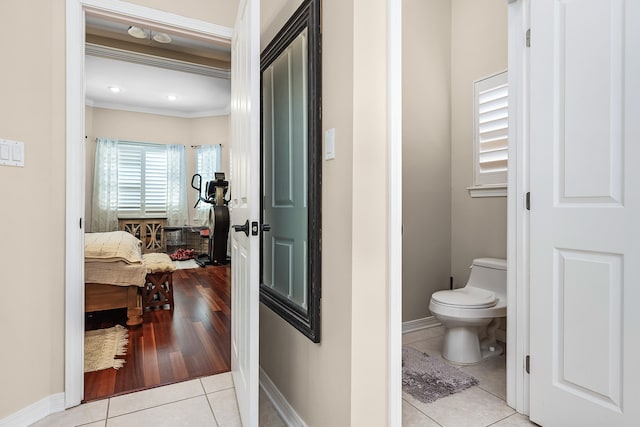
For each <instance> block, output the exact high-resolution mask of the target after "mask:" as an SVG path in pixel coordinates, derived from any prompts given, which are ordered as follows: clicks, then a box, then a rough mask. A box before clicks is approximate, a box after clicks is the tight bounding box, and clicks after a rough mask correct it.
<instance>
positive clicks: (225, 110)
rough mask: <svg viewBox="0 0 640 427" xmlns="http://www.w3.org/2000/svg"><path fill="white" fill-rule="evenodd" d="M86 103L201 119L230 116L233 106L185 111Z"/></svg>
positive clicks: (109, 107)
mask: <svg viewBox="0 0 640 427" xmlns="http://www.w3.org/2000/svg"><path fill="white" fill-rule="evenodd" d="M85 104H86V105H87V106H89V107H94V108H103V109H105V110H117V111H130V112H132V113H145V114H155V115H158V116H170V117H179V118H182V119H200V118H203V117H216V116H228V115H229V114H231V108H230V107H229V106H227V107H225V108H222V109H219V110H209V111H198V112H197V113H185V112H183V111H177V110H168V109H163V108H152V107H133V106H131V105H126V104H116V103H111V102H91V101H89V100H87V101H86V103H85Z"/></svg>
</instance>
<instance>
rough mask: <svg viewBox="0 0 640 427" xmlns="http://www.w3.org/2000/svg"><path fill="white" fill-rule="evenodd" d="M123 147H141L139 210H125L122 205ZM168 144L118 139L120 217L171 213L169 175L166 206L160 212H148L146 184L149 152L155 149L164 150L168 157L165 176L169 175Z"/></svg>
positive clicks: (149, 216) (118, 208)
mask: <svg viewBox="0 0 640 427" xmlns="http://www.w3.org/2000/svg"><path fill="white" fill-rule="evenodd" d="M121 148H127V149H139V150H140V153H141V160H140V208H139V210H138V211H133V210H124V209H123V207H122V205H121V201H120V198H121V191H120V185H121V184H120V173H121V171H122V169H123V168H122V167H121V166H122V165H121V163H120V161H121V158H120V150H121ZM168 150H169V148H168V145H166V144H155V143H148V142H133V141H118V154H117V159H116V162H117V165H116V167H117V169H118V183H117V185H118V201H117V207H116V210H117V213H118V218H165V217H167V216H168V215H169V212H168V202H169V198H168V196H167V193H168V191H169V182H168V177H167V178H166V182H165V190H166V191H165V198H164V202H165V206H164V211H162V212H160V211H153V212H148V211H147V201H148V200H147V199H148V198H147V197H146V196H147V188H146V187H147V186H146V181H147V174H146V168H147V161H146V159H147V154H148V153H150V152H152V151H155V152H160V151H163V152H164V154H165V156H166V157H167V158H166V164H165V176H167V175H168V173H169V164H168Z"/></svg>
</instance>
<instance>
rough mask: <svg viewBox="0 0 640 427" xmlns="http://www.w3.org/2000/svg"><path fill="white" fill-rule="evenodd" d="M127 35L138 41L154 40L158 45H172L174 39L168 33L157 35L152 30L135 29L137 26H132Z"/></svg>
mask: <svg viewBox="0 0 640 427" xmlns="http://www.w3.org/2000/svg"><path fill="white" fill-rule="evenodd" d="M127 33H129V35H130V36H131V37H135V38H137V39H146V38H148V39H149V40H154V41H156V42H158V43H171V42H172V39H171V36H170V35H169V34H167V33H156V32H153V31H151V30H146V29H144V28H141V27H135V26H133V25H132V26H130V27H129V29H128V30H127Z"/></svg>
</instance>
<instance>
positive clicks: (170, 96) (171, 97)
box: [167, 95, 178, 101]
mask: <svg viewBox="0 0 640 427" xmlns="http://www.w3.org/2000/svg"><path fill="white" fill-rule="evenodd" d="M167 99H168V100H169V101H175V100H176V99H178V97H177V96H175V95H168V96H167Z"/></svg>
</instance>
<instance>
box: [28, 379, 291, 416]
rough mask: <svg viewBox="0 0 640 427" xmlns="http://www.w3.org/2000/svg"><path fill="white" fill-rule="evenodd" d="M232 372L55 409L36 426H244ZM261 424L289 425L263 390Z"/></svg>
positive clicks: (261, 394)
mask: <svg viewBox="0 0 640 427" xmlns="http://www.w3.org/2000/svg"><path fill="white" fill-rule="evenodd" d="M241 425H242V424H241V422H240V415H239V413H238V404H237V402H236V395H235V390H234V387H233V380H232V378H231V374H230V373H224V374H219V375H213V376H211V377H205V378H200V379H196V380H191V381H185V382H182V383H176V384H172V385H168V386H164V387H157V388H153V389H149V390H144V391H139V392H137V393H131V394H125V395H122V396H117V397H112V398H110V399H104V400H99V401H96V402H90V403H87V404H84V405H80V406H78V407H75V408H72V409H69V410H67V411H64V412H59V413H57V414H52V415H49V416H48V417H46V418H45V419H43V420H40V421H38V422H37V423H35V424H33V425H32V427H45V426H46V427H72V426H73V427H77V426H82V427H129V426H154V427H164V426H171V427H179V426H197V427H206V426H213V427H216V426H219V427H227V426H228V427H234V426H241ZM260 426H261V427H262V426H265V427H284V423H283V422H282V420H281V419H280V417H279V416H278V413H277V412H276V411H275V409H274V407H273V405H272V404H271V402H270V401H269V399H268V398H267V397H266V396H265V395H264V394H263V393H262V391H261V392H260Z"/></svg>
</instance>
